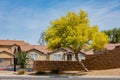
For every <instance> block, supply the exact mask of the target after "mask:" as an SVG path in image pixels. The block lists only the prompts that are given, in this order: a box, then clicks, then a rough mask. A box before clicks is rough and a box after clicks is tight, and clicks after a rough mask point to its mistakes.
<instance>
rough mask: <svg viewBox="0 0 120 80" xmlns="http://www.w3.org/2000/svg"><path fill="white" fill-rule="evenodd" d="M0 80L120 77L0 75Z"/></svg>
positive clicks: (118, 79) (104, 79)
mask: <svg viewBox="0 0 120 80" xmlns="http://www.w3.org/2000/svg"><path fill="white" fill-rule="evenodd" d="M0 80H120V77H117V76H116V77H115V76H113V77H112V76H110V77H107V76H87V77H85V76H27V75H18V76H11V75H9V76H7V75H0Z"/></svg>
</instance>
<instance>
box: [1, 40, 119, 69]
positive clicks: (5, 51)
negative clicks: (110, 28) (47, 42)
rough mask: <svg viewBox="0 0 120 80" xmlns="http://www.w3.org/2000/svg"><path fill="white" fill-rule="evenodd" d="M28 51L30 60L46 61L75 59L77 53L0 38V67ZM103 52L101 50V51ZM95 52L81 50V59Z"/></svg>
mask: <svg viewBox="0 0 120 80" xmlns="http://www.w3.org/2000/svg"><path fill="white" fill-rule="evenodd" d="M119 47H120V43H118V44H112V43H110V44H107V45H106V49H107V50H111V49H114V48H119ZM19 51H22V52H27V53H28V57H29V61H30V62H33V60H41V61H43V60H46V61H75V60H76V59H75V55H74V54H73V52H72V51H71V50H69V49H65V48H60V49H57V50H48V49H47V47H46V46H40V45H31V44H29V43H27V42H24V41H20V40H0V67H1V66H10V65H13V64H14V63H13V60H14V57H16V54H17V53H18V52H19ZM99 53H101V52H99ZM93 54H95V53H94V51H93V50H90V51H85V50H81V52H80V53H79V55H78V56H79V60H84V59H85V56H86V55H93Z"/></svg>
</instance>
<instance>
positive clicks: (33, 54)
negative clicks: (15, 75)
mask: <svg viewBox="0 0 120 80" xmlns="http://www.w3.org/2000/svg"><path fill="white" fill-rule="evenodd" d="M37 59H38V53H34V52H32V53H30V54H29V60H37Z"/></svg>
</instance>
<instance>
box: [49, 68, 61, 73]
mask: <svg viewBox="0 0 120 80" xmlns="http://www.w3.org/2000/svg"><path fill="white" fill-rule="evenodd" d="M51 73H52V74H59V73H60V69H59V68H56V69H53V70H51Z"/></svg>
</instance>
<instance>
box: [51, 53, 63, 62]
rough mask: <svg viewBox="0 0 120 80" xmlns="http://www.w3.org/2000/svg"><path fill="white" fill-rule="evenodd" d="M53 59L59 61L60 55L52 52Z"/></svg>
mask: <svg viewBox="0 0 120 80" xmlns="http://www.w3.org/2000/svg"><path fill="white" fill-rule="evenodd" d="M53 59H54V60H58V61H60V60H62V55H61V54H54V55H53Z"/></svg>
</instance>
